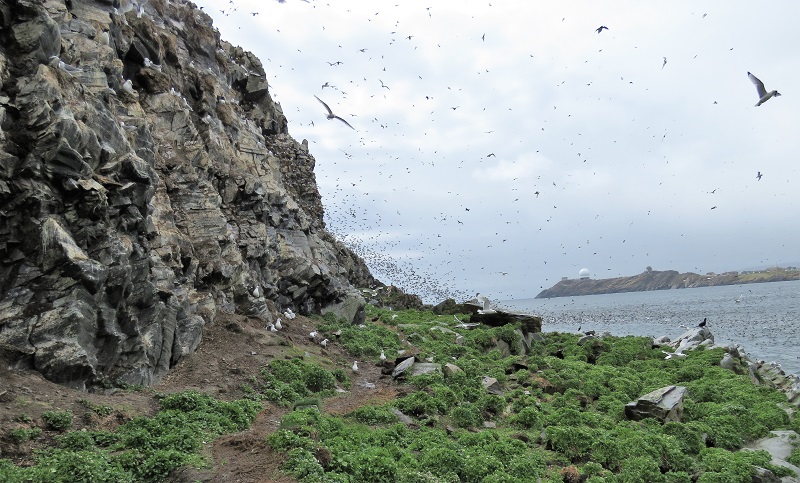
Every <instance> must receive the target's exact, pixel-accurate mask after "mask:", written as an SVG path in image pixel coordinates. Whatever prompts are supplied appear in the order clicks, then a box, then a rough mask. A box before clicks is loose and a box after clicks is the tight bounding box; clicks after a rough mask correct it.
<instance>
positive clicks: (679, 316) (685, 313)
mask: <svg viewBox="0 0 800 483" xmlns="http://www.w3.org/2000/svg"><path fill="white" fill-rule="evenodd" d="M496 305H497V306H498V307H505V308H508V309H511V310H516V311H520V312H525V313H531V314H534V315H539V316H541V317H542V330H543V331H545V332H578V329H580V331H582V332H585V331H587V330H594V331H596V332H598V333H599V332H603V331H607V332H610V333H611V334H612V335H616V336H623V335H640V336H650V337H659V336H662V335H665V336H667V337H669V338H671V339H673V340H674V339H675V338H677V337H678V336H680V335H681V334H682V333H683V332H684V331H685V330H686V329H685V327H695V326H697V324H698V323H700V322H701V321H702V320H703V319H704V318H707V319H708V328H709V329H710V330H711V333H712V334H713V335H714V342H715V343H716V344H719V345H729V344H733V345H741V346H742V347H744V349H745V352H746V353H747V355H748V356H749V357H750V358H751V359H752V360H765V361H767V362H773V361H774V362H777V363H779V364H780V365H781V368H782V369H783V370H784V371H785V372H786V373H787V374H791V373H795V374H800V281H790V282H770V283H753V284H741V285H726V286H719V287H700V288H686V289H674V290H654V291H649V292H630V293H619V294H607V295H584V296H579V297H556V298H549V299H519V300H505V301H502V302H498V303H497V304H496ZM682 326H683V327H682Z"/></svg>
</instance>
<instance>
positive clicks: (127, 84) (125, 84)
mask: <svg viewBox="0 0 800 483" xmlns="http://www.w3.org/2000/svg"><path fill="white" fill-rule="evenodd" d="M122 90H123V91H125V92H127V93H128V94H136V91H135V90H134V89H133V82H131V80H130V79H127V80H125V82H123V83H122Z"/></svg>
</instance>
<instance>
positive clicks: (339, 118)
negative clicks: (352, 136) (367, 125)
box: [333, 116, 356, 131]
mask: <svg viewBox="0 0 800 483" xmlns="http://www.w3.org/2000/svg"><path fill="white" fill-rule="evenodd" d="M333 117H335V118H336V119H338V120H340V121H342V122H343V123H345V124H347V127H349V128H350V129H352V130H353V131H355V130H356V128H354V127H353V126H351V125H350V123H349V122H347V121H345V120H344V119H342V118H341V117H339V116H333Z"/></svg>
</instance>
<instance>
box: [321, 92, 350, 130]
mask: <svg viewBox="0 0 800 483" xmlns="http://www.w3.org/2000/svg"><path fill="white" fill-rule="evenodd" d="M314 97H316V98H317V100H318V101H319V102H320V103H321V104H322V105H323V106H325V110H326V111H328V115H327V116H326V117H327V118H328V119H338V120H340V121H342V122H343V123H345V124H346V125H347V127H349V128H350V129H352V130H353V131H355V130H356V128H354V127H353V126H351V125H350V123H349V122H347V121H345V120H344V119H342V118H341V117H339V116H337V115H336V114H334V113H333V111H331V108H330V107H328V105H327V104H325V101H323V100H322V99H320V98H319V97H317V96H314Z"/></svg>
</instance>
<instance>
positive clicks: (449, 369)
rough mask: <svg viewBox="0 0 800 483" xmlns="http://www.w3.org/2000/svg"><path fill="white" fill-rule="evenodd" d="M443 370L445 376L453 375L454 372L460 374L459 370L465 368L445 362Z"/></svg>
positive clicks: (461, 370)
mask: <svg viewBox="0 0 800 483" xmlns="http://www.w3.org/2000/svg"><path fill="white" fill-rule="evenodd" d="M442 370H443V372H444V375H445V376H452V375H454V374H458V373H459V372H464V370H463V369H461V368H460V367H458V366H457V365H455V364H445V365H444V367H443V369H442Z"/></svg>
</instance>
